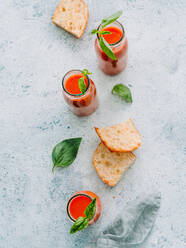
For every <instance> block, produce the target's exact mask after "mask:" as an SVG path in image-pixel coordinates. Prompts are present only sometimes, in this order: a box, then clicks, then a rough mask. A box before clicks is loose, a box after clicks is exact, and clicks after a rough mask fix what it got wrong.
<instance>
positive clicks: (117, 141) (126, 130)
mask: <svg viewBox="0 0 186 248" xmlns="http://www.w3.org/2000/svg"><path fill="white" fill-rule="evenodd" d="M95 130H96V132H97V134H98V136H99V137H100V139H101V141H102V142H103V143H104V144H105V146H106V147H107V148H108V149H109V150H110V151H112V152H129V151H134V150H136V149H137V148H138V147H139V146H140V145H141V136H140V134H139V132H138V130H137V129H136V128H135V126H134V123H133V121H132V120H131V119H129V120H128V121H126V122H124V123H123V124H117V125H114V126H111V127H105V128H97V127H95Z"/></svg>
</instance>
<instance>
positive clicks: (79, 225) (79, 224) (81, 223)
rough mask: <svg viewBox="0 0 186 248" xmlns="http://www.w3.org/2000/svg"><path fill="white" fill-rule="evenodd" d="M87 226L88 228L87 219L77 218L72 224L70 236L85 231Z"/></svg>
mask: <svg viewBox="0 0 186 248" xmlns="http://www.w3.org/2000/svg"><path fill="white" fill-rule="evenodd" d="M87 226H88V219H87V218H83V217H79V218H78V219H77V220H76V222H75V223H74V225H73V226H72V227H71V229H70V234H73V233H75V232H78V231H81V230H82V229H85V228H86V227H87Z"/></svg>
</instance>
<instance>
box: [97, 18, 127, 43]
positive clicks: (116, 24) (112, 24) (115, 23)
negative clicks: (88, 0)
mask: <svg viewBox="0 0 186 248" xmlns="http://www.w3.org/2000/svg"><path fill="white" fill-rule="evenodd" d="M108 27H116V28H118V29H120V30H121V32H122V36H121V38H120V39H119V40H118V41H117V42H115V43H111V44H109V45H110V46H111V47H116V46H119V45H120V44H121V42H122V41H123V39H124V37H125V30H124V27H123V25H122V24H121V23H120V22H118V21H115V22H113V23H111V24H109V25H107V26H106V27H105V28H108ZM101 29H102V27H101V24H100V25H99V26H98V28H97V30H98V31H100V30H101ZM97 39H98V41H99V39H100V37H99V34H97Z"/></svg>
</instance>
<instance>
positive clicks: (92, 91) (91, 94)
mask: <svg viewBox="0 0 186 248" xmlns="http://www.w3.org/2000/svg"><path fill="white" fill-rule="evenodd" d="M83 76H84V75H83V73H82V71H81V70H71V71H69V72H67V73H66V74H65V76H64V77H63V79H62V88H63V96H64V99H65V101H66V102H67V104H68V105H69V106H70V109H71V111H72V112H73V113H74V114H75V115H78V116H87V115H90V114H92V113H93V112H94V111H95V110H96V109H97V107H98V97H97V92H96V87H95V84H94V83H93V81H92V80H91V79H90V78H89V76H88V75H86V76H84V82H85V86H86V90H85V93H84V94H83V93H81V91H80V88H79V84H78V80H79V79H80V78H82V77H83Z"/></svg>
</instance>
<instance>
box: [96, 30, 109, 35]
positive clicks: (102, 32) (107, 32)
mask: <svg viewBox="0 0 186 248" xmlns="http://www.w3.org/2000/svg"><path fill="white" fill-rule="evenodd" d="M98 34H111V32H110V31H105V30H100V31H98Z"/></svg>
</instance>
